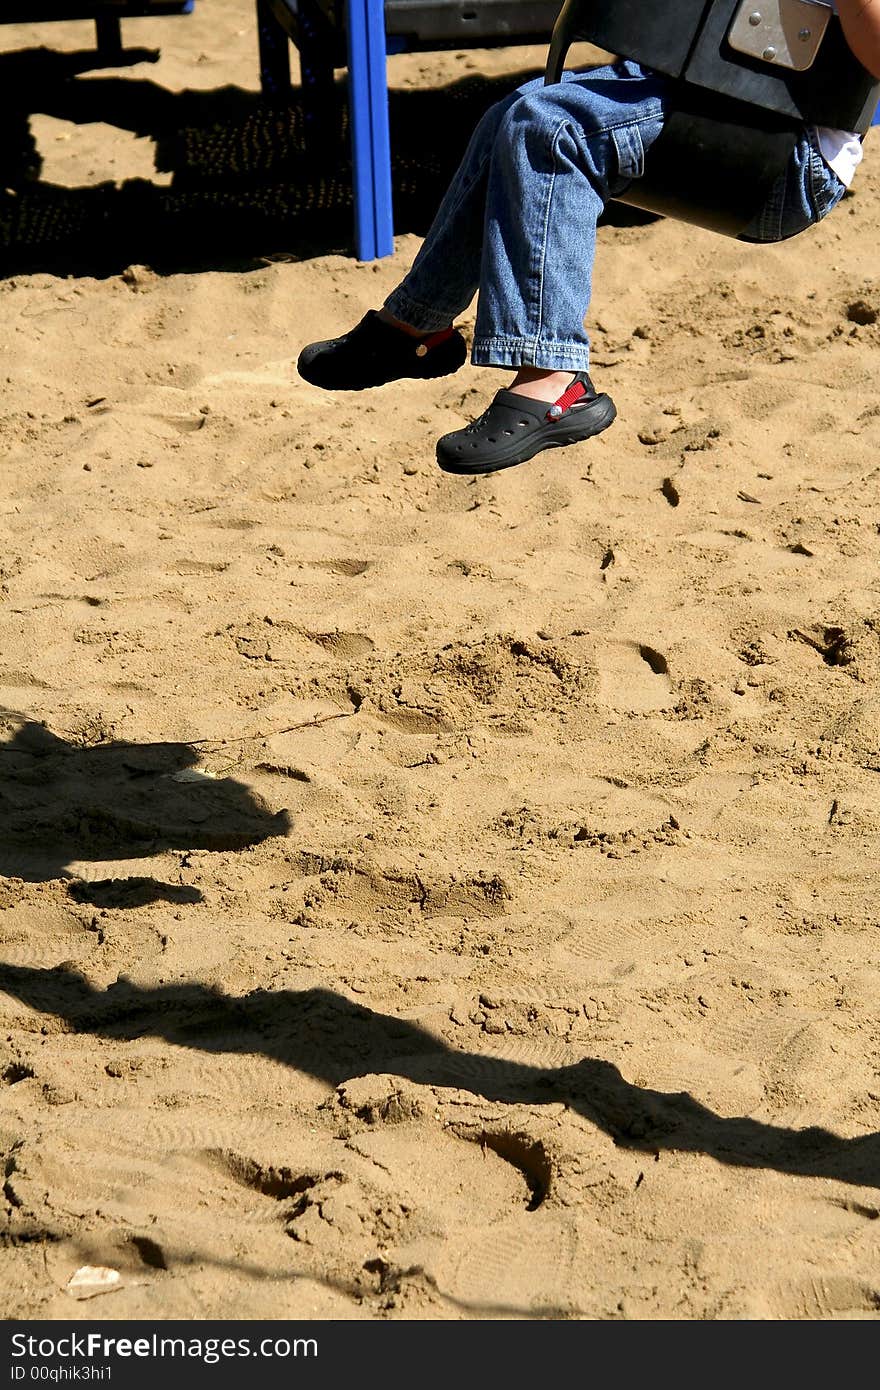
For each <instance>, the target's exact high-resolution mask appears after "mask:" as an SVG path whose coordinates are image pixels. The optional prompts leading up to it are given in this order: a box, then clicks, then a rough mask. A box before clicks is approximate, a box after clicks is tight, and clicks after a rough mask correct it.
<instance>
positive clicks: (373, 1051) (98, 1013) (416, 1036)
mask: <svg viewBox="0 0 880 1390" xmlns="http://www.w3.org/2000/svg"><path fill="white" fill-rule="evenodd" d="M0 990H3V991H5V992H6V993H8V994H10V995H13V996H15V997H16V998H18V999H20V1000H21V1001H22V1002H24V1003H26V1004H27V1005H28V1006H29V1007H30V1008H33V1009H39V1010H40V1011H42V1012H44V1013H46V1014H51V1015H54V1016H56V1017H59V1018H62V1019H63V1020H64V1021H65V1023H66V1024H67V1025H68V1026H69V1027H70V1028H71V1029H73V1030H74V1031H76V1032H79V1033H89V1034H92V1035H94V1036H97V1037H106V1038H114V1039H133V1038H140V1037H144V1036H152V1037H160V1038H164V1039H166V1040H167V1041H169V1042H171V1043H174V1044H175V1045H177V1046H182V1047H191V1048H198V1049H199V1050H200V1051H202V1052H208V1053H250V1054H253V1055H255V1056H259V1055H262V1056H264V1057H269V1058H272V1059H273V1060H275V1061H278V1062H282V1063H284V1064H285V1065H286V1066H289V1067H294V1068H296V1069H297V1070H298V1071H302V1072H306V1073H308V1074H309V1075H311V1076H314V1077H317V1078H319V1079H320V1080H322V1081H325V1082H327V1083H329V1084H330V1085H333V1086H336V1085H339V1084H341V1083H342V1082H344V1081H346V1080H349V1079H351V1078H353V1077H356V1076H363V1075H365V1074H367V1073H371V1072H372V1073H391V1074H393V1075H396V1076H399V1077H401V1078H406V1079H408V1080H411V1081H414V1082H417V1083H422V1084H426V1085H434V1086H450V1087H456V1088H458V1089H462V1090H467V1091H470V1092H471V1093H473V1094H474V1095H478V1096H482V1097H484V1098H485V1099H487V1100H493V1101H502V1102H507V1103H520V1104H522V1103H525V1104H531V1105H535V1104H542V1103H546V1102H549V1101H555V1102H559V1101H564V1102H565V1103H566V1104H567V1105H568V1106H569V1107H570V1108H571V1109H572V1110H575V1111H576V1112H577V1113H578V1114H580V1115H583V1116H584V1117H585V1118H586V1119H587V1120H589V1121H590V1123H592V1124H594V1125H597V1126H598V1127H599V1128H601V1129H603V1130H604V1131H605V1132H606V1133H608V1134H609V1135H610V1136H611V1137H612V1138H613V1139H614V1141H615V1142H616V1143H617V1144H619V1145H621V1146H622V1147H624V1148H628V1149H635V1150H638V1151H642V1152H645V1153H651V1154H654V1155H659V1154H661V1153H662V1152H663V1151H664V1150H670V1151H672V1150H674V1151H677V1152H688V1153H702V1154H707V1155H709V1156H710V1157H712V1158H714V1159H716V1160H717V1161H718V1162H719V1163H725V1164H729V1165H733V1166H737V1167H745V1168H768V1169H774V1170H776V1171H777V1172H780V1173H790V1174H794V1175H797V1176H800V1177H825V1178H833V1179H836V1180H837V1181H839V1182H845V1183H852V1184H855V1185H856V1186H860V1187H880V1134H869V1135H864V1136H861V1137H859V1138H856V1139H842V1138H840V1137H839V1136H837V1135H835V1134H832V1133H831V1132H830V1131H828V1130H824V1129H818V1128H809V1129H801V1130H794V1129H785V1128H783V1127H780V1126H776V1125H771V1124H765V1123H763V1122H762V1121H759V1120H752V1119H749V1118H746V1117H732V1118H728V1117H725V1116H722V1115H718V1114H715V1113H714V1112H713V1111H712V1110H709V1109H708V1108H707V1107H706V1106H704V1105H701V1104H700V1103H699V1102H698V1101H696V1100H695V1099H694V1098H693V1097H692V1096H691V1095H689V1094H688V1093H687V1092H679V1093H668V1092H663V1091H653V1090H650V1089H648V1088H646V1087H642V1086H634V1085H631V1084H630V1083H629V1082H628V1081H626V1080H625V1079H624V1077H623V1076H622V1075H621V1073H620V1072H619V1071H618V1069H617V1067H615V1066H613V1065H612V1064H611V1063H610V1062H606V1061H603V1060H601V1059H600V1058H593V1057H585V1058H583V1059H582V1060H581V1061H580V1062H578V1063H576V1064H575V1065H573V1066H568V1067H558V1068H546V1069H545V1068H540V1067H533V1066H526V1065H523V1064H521V1063H517V1062H513V1061H506V1060H503V1059H498V1058H491V1057H481V1056H479V1055H478V1054H475V1053H464V1052H457V1051H454V1050H453V1049H451V1048H448V1047H446V1046H445V1045H444V1044H443V1043H441V1042H438V1040H437V1039H436V1038H435V1037H432V1036H431V1035H430V1034H429V1033H427V1032H425V1031H424V1030H423V1029H422V1028H420V1027H419V1026H418V1025H417V1024H414V1023H411V1022H409V1021H407V1020H404V1019H398V1018H394V1017H391V1016H389V1015H387V1014H381V1013H378V1012H376V1011H375V1010H373V1009H369V1008H366V1007H364V1006H362V1005H359V1004H354V1003H352V1002H350V1001H349V1000H347V999H345V998H344V997H343V996H341V995H339V994H336V993H333V992H332V991H330V990H325V989H309V990H303V991H300V992H296V991H291V990H282V991H272V992H270V991H264V990H254V991H253V992H252V993H250V994H246V995H243V996H242V997H240V998H235V997H231V996H228V995H222V994H219V993H217V992H216V991H214V990H213V989H211V988H209V987H207V986H205V985H201V984H180V985H163V986H162V987H160V988H156V989H142V988H139V987H137V986H136V985H133V984H131V983H130V982H128V981H124V980H120V981H119V982H118V983H116V984H114V985H111V986H110V987H109V988H108V989H106V990H99V989H95V988H93V987H92V985H90V984H89V983H88V981H86V980H85V979H84V978H83V977H82V976H81V975H80V974H78V973H77V972H76V971H74V970H71V969H68V968H58V969H55V970H45V969H34V968H31V967H27V966H11V965H0Z"/></svg>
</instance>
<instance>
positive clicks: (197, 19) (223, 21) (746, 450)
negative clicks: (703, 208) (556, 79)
mask: <svg viewBox="0 0 880 1390" xmlns="http://www.w3.org/2000/svg"><path fill="white" fill-rule="evenodd" d="M196 9H197V13H196V15H195V16H194V17H193V18H192V19H190V20H177V19H175V20H166V21H162V22H153V23H148V22H144V23H143V24H142V25H141V24H140V23H139V25H138V26H137V27H136V26H132V28H131V30H130V32H134V31H135V28H136V32H137V34H138V36H140V34H141V33H142V34H143V35H144V40H143V41H144V42H147V43H156V44H158V45H161V46H162V48H163V55H162V59H161V61H160V62H159V64H158V65H156V66H155V67H154V68H151V69H150V74H149V75H150V80H151V81H153V82H155V83H158V84H163V85H164V86H165V87H167V89H168V90H169V91H171V92H174V91H179V90H181V89H183V88H199V89H204V90H207V89H216V88H219V87H222V86H224V85H231V86H239V87H241V88H244V89H246V90H248V91H251V92H253V91H255V90H256V85H257V84H256V55H255V41H254V35H253V28H252V23H251V9H250V5H249V4H248V3H247V0H211V4H210V5H208V4H202V3H199V4H198V5H197V7H196ZM0 40H2V41H3V43H4V45H5V46H8V47H10V48H15V47H18V46H22V45H38V44H46V43H48V42H49V41H50V34H49V30H48V28H38V27H33V28H30V29H25V28H20V29H11V28H7V29H4V30H2V31H0ZM51 41H52V42H57V44H58V45H59V47H68V48H75V47H78V46H81V44H82V42H83V30H82V29H81V28H79V27H77V26H73V25H67V26H63V25H62V26H56V27H55V28H54V29H53V30H52V33H51ZM541 58H542V52H541V50H529V51H528V52H525V53H524V51H523V50H520V49H516V50H508V51H507V52H497V51H496V52H494V53H492V54H480V53H468V54H466V55H456V54H445V55H419V56H418V57H412V56H411V57H408V58H403V59H395V60H394V61H393V63H392V70H391V71H392V81H394V82H398V83H402V84H403V85H406V84H410V85H418V84H419V83H431V82H434V81H437V80H439V79H444V80H445V79H448V78H450V77H451V76H454V75H456V74H460V73H461V72H462V71H486V72H491V73H496V74H497V73H501V72H504V71H505V70H506V69H505V64H506V65H507V68H508V69H509V70H510V71H514V70H518V69H519V68H521V67H522V66H523V65H524V64H525V63H527V62H540V60H541ZM135 71H138V70H135ZM32 131H33V135H34V138H35V141H36V144H37V146H38V147H39V149H40V152H41V154H42V156H43V159H44V169H43V178H44V180H48V181H50V182H54V183H55V184H58V185H61V184H67V185H69V186H70V187H72V188H73V187H77V186H81V185H86V184H89V183H95V182H98V181H100V180H107V179H110V180H113V179H124V178H128V177H139V178H150V177H154V178H156V179H157V180H159V179H160V176H159V175H155V174H151V168H152V146H151V142H150V141H149V140H147V139H144V138H143V137H138V136H137V135H136V134H132V133H131V132H130V131H128V130H125V131H120V130H119V129H118V128H117V127H116V126H115V125H114V123H113V119H112V112H111V113H109V114H108V117H107V122H106V123H103V122H97V121H92V122H88V123H85V124H73V123H70V122H65V121H62V120H60V119H59V118H58V117H57V116H49V115H41V114H36V115H35V116H34V119H33V122H32ZM878 144H880V139H878V137H876V136H874V137H873V138H872V140H870V141H869V144H868V154H867V158H866V161H865V164H864V166H863V168H862V170H861V171H860V173H859V176H858V179H857V182H856V184H855V186H854V191H853V195H852V196H850V197H848V198H847V200H846V201H845V203H844V204H843V205H842V207H841V208H840V209H839V210H838V211H837V212H836V213H835V214H834V215H833V216H832V217H831V218H830V219H829V220H828V221H827V222H826V223H825V224H824V225H823V226H821V227H820V228H818V229H817V230H815V231H814V232H812V233H810V234H808V235H806V236H804V237H802V238H800V239H797V240H795V241H794V242H792V243H789V244H786V245H784V246H779V247H777V248H773V249H765V248H750V247H746V246H743V245H737V244H736V243H734V242H731V241H728V240H725V239H721V238H717V237H713V236H712V235H711V234H709V233H705V232H701V231H697V230H694V229H690V228H686V227H683V226H681V225H675V224H672V223H669V222H662V221H658V222H656V223H652V224H650V225H646V226H630V227H626V226H606V227H605V228H603V229H602V232H601V238H600V250H599V256H598V264H597V273H596V295H595V300H594V305H593V310H592V315H591V329H592V333H593V339H594V354H595V355H594V371H595V377H596V380H597V383H598V384H599V385H600V386H601V388H603V389H605V390H608V391H609V392H610V393H611V394H612V395H613V396H614V398H615V400H616V403H617V406H618V409H619V419H618V422H617V423H616V424H615V426H614V427H613V429H611V430H609V431H608V432H607V434H605V435H603V436H602V437H601V438H599V439H597V440H595V441H594V442H592V443H591V444H589V445H585V446H580V447H578V448H575V449H570V450H565V451H559V452H556V453H554V454H550V455H544V456H542V457H539V458H538V459H536V460H535V461H534V462H532V463H531V464H529V465H527V466H525V467H523V468H520V469H514V470H511V471H510V472H508V473H505V474H500V475H497V476H496V477H489V478H485V479H482V480H479V481H473V480H455V479H452V478H449V477H445V476H444V475H442V474H440V473H439V472H438V471H437V469H436V467H435V465H434V462H433V444H434V440H435V438H436V436H437V435H438V434H440V433H442V432H444V431H445V430H447V429H449V428H452V427H455V426H456V425H457V424H459V423H460V422H462V421H463V420H464V419H466V418H467V417H468V416H469V415H470V414H473V413H475V412H476V410H477V408H478V407H480V408H481V406H480V403H481V402H482V401H483V400H484V398H485V397H486V396H487V395H488V394H489V393H490V392H491V391H493V390H494V389H496V388H497V386H498V385H499V384H501V378H500V377H499V376H498V374H497V373H493V372H491V371H489V370H483V369H481V370H476V369H473V368H470V367H468V368H466V369H465V370H464V371H463V372H462V373H461V374H460V375H459V376H457V377H454V378H450V379H447V380H445V381H442V382H438V383H436V384H432V385H430V386H428V387H421V386H418V385H416V384H415V383H403V384H400V385H396V386H391V387H386V388H383V389H382V390H380V391H378V392H375V393H371V394H370V395H368V396H365V397H361V398H353V399H348V398H346V399H339V400H337V399H333V400H332V401H331V400H328V398H326V397H324V396H322V395H321V394H320V393H319V392H317V391H316V390H315V389H313V388H311V387H309V386H308V385H306V384H305V383H303V382H301V381H299V380H297V378H296V376H295V374H294V371H293V368H292V359H295V355H296V353H297V351H298V349H299V348H300V346H302V345H303V344H304V343H305V342H308V341H310V340H311V339H313V338H315V337H321V336H327V335H328V334H330V333H331V332H333V331H334V330H336V329H341V328H345V327H348V326H350V325H351V324H352V323H353V322H354V320H355V319H356V318H357V317H358V316H360V314H361V313H362V312H363V311H364V310H366V309H367V308H368V307H370V306H371V305H374V304H375V303H377V301H378V300H379V299H380V297H381V296H383V295H384V294H385V293H387V291H388V290H389V289H390V288H391V287H392V285H393V284H394V283H395V282H396V279H397V278H398V277H399V275H400V274H401V272H402V271H403V269H404V268H405V267H406V265H407V264H408V263H409V261H410V259H411V258H412V256H413V255H414V253H415V251H416V250H417V248H418V245H419V242H418V238H417V237H416V236H415V235H403V236H401V237H400V238H399V240H398V243H397V250H396V254H395V256H394V258H393V259H392V260H388V261H383V262H382V263H380V264H376V265H359V264H358V263H357V262H356V261H355V260H354V259H352V258H351V257H350V256H348V255H345V254H333V255H327V256H315V257H312V258H309V259H306V260H300V259H297V258H286V257H284V256H272V257H267V258H266V259H265V260H264V261H262V262H261V261H259V259H257V260H256V261H255V263H254V265H252V266H250V267H248V268H246V269H240V268H239V269H235V268H233V269H229V268H226V267H224V265H223V263H222V259H218V264H217V266H216V268H214V269H208V270H200V271H199V272H198V273H191V274H188V273H173V274H157V273H156V272H155V270H154V269H150V268H148V267H142V266H135V267H133V268H131V269H129V270H127V271H126V272H125V273H123V274H121V275H119V274H110V275H105V276H103V277H100V278H92V277H89V276H84V275H79V276H73V275H68V276H65V275H63V274H50V273H47V272H46V271H36V272H34V273H28V274H21V275H15V276H13V277H11V278H10V277H9V276H7V277H6V278H5V279H3V280H2V281H0V303H2V311H3V312H2V347H0V353H2V355H0V410H2V421H3V433H2V453H3V503H2V521H0V527H2V530H0V580H2V589H0V593H2V604H0V634H2V636H0V687H2V688H0V702H2V705H3V706H4V707H5V710H6V714H5V717H4V721H3V730H4V733H3V737H4V740H5V741H4V744H3V746H2V747H0V778H2V781H0V869H2V872H3V875H4V876H3V878H2V879H0V909H2V910H0V942H2V947H0V954H2V961H3V967H2V975H0V988H2V989H3V991H4V993H3V994H2V995H0V1008H2V1021H0V1101H2V1108H0V1148H2V1153H3V1159H4V1164H5V1174H6V1176H5V1182H4V1187H3V1201H2V1203H0V1290H2V1292H0V1308H2V1313H3V1315H4V1316H5V1317H7V1318H37V1319H60V1318H70V1317H83V1318H89V1319H91V1318H94V1317H95V1316H96V1315H99V1316H100V1317H101V1318H105V1319H114V1318H148V1319H164V1318H184V1319H204V1318H225V1317H240V1318H258V1317H268V1318H277V1319H281V1318H315V1319H328V1318H354V1319H356V1318H362V1319H376V1318H398V1319H427V1318H430V1319H462V1318H466V1319H469V1318H513V1319H531V1318H573V1319H616V1318H633V1319H658V1318H662V1319H744V1318H750V1319H754V1318H758V1319H834V1318H845V1319H859V1318H876V1317H877V1316H878V1309H880V1276H878V1270H880V1221H878V1220H877V1219H876V1218H877V1217H878V1215H880V1199H878V1182H880V1177H878V1174H880V1134H878V1129H880V1079H878V1075H877V1064H878V1048H880V1041H878V1028H877V1016H878V1005H880V997H878V996H880V972H878V964H877V953H876V933H877V930H878V922H877V893H876V860H877V850H878V840H880V809H878V795H877V789H878V785H880V783H878V778H880V699H878V694H877V680H878V676H880V609H878V584H877V569H876V555H877V540H878V532H880V500H878V488H877V479H878V446H880V397H878V391H877V375H876V373H877V351H878V345H880V325H878V323H877V322H876V319H877V311H878V310H880V276H878V264H877V259H876V248H877V232H876V226H877V214H878V206H880V163H878V160H877V150H876V149H875V148H874V146H875V145H878ZM257 249H258V250H259V248H257ZM465 324H466V326H468V325H472V316H471V318H470V319H467V318H466V320H465ZM84 1264H93V1265H106V1266H109V1267H112V1268H114V1269H116V1270H118V1271H119V1272H120V1275H121V1278H120V1280H119V1282H118V1284H117V1286H116V1288H115V1291H113V1292H112V1293H110V1294H107V1295H105V1296H102V1297H100V1298H97V1299H95V1300H87V1301H77V1300H76V1299H75V1298H74V1297H73V1296H72V1294H71V1293H70V1292H68V1290H67V1288H66V1285H67V1281H68V1279H69V1278H70V1276H71V1274H72V1273H73V1271H74V1270H75V1269H77V1268H78V1267H79V1266H81V1265H84Z"/></svg>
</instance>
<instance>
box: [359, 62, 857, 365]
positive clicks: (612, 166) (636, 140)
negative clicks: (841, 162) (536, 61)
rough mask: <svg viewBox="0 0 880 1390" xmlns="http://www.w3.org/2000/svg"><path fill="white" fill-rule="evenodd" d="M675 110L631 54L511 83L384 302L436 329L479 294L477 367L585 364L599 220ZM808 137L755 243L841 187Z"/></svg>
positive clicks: (792, 224) (814, 215) (787, 229)
mask: <svg viewBox="0 0 880 1390" xmlns="http://www.w3.org/2000/svg"><path fill="white" fill-rule="evenodd" d="M668 110H669V85H668V83H667V81H666V80H665V79H664V78H663V77H661V76H659V75H658V74H655V73H652V72H651V71H650V70H647V69H645V68H642V67H641V66H640V65H639V64H638V63H632V62H629V61H625V62H619V63H615V64H614V65H613V66H609V67H603V68H591V69H589V70H587V71H585V72H579V73H576V72H566V73H563V77H562V81H561V82H559V83H556V84H555V85H553V86H550V87H545V86H544V84H543V81H542V80H541V79H538V80H537V81H535V82H529V83H527V84H526V85H525V86H523V87H521V88H520V89H519V90H518V91H515V92H512V93H511V95H510V96H509V97H506V98H504V100H502V101H500V102H498V103H497V104H496V105H494V106H492V107H491V108H490V109H489V110H488V111H487V112H486V114H485V115H484V116H483V118H482V119H481V121H480V122H479V124H478V125H477V128H476V130H475V132H474V134H473V137H472V138H471V142H470V144H469V146H468V149H467V151H466V153H465V156H464V159H463V160H462V162H461V164H460V166H459V168H458V171H457V173H456V174H455V176H454V177H453V179H452V182H451V183H450V185H449V188H448V189H447V191H446V194H445V196H444V198H443V201H442V203H441V204H440V207H439V209H438V212H437V215H436V217H435V218H434V221H433V223H432V225H431V227H430V230H429V231H428V234H427V236H426V238H425V241H424V243H423V245H422V248H421V250H420V251H419V254H418V256H417V257H416V259H415V261H414V262H413V266H412V269H411V270H410V272H409V274H408V275H407V276H406V277H405V278H404V279H403V281H402V282H401V283H400V285H398V287H397V289H395V290H394V291H393V292H392V293H391V294H390V295H389V297H388V299H387V300H386V301H385V307H386V308H387V309H388V310H389V312H390V313H392V314H394V315H395V317H396V318H399V319H401V320H402V321H403V322H404V323H407V324H409V325H410V326H411V327H413V328H417V329H420V330H421V331H422V332H424V333H434V332H437V331H438V330H440V329H442V328H445V327H447V325H448V324H450V323H452V322H453V320H454V319H455V318H457V316H458V315H459V314H461V313H462V312H463V311H464V310H465V309H466V308H467V306H468V305H469V304H470V302H471V300H472V299H473V297H474V294H475V293H476V292H477V290H479V301H478V305H477V322H476V329H475V334H474V341H473V346H472V350H471V359H472V361H473V362H474V363H475V364H476V365H477V366H487V367H493V366H497V367H522V366H536V367H543V368H548V369H555V370H561V371H566V370H567V371H586V369H587V367H588V364H589V338H588V337H587V333H586V330H585V328H584V319H585V317H586V313H587V309H588V307H589V303H590V295H591V288H592V285H591V281H592V270H593V258H594V255H595V249H596V224H597V222H598V220H599V217H600V215H601V213H602V211H603V210H604V207H605V204H606V203H607V202H608V201H609V200H610V199H612V198H613V197H614V196H615V195H616V194H618V193H621V192H622V191H623V189H624V188H625V187H626V185H627V184H628V183H629V182H630V181H631V180H632V179H637V178H638V177H639V176H640V175H641V174H642V173H643V172H644V165H645V154H646V152H647V151H648V150H649V149H650V147H651V145H652V144H653V142H654V141H655V140H656V139H657V137H658V135H659V134H660V133H661V131H662V129H663V124H664V120H665V117H666V113H667V111H668ZM812 139H813V137H812V136H811V135H810V134H809V132H805V133H804V136H803V138H802V139H801V141H800V142H799V144H798V149H797V151H796V153H795V156H794V158H793V161H792V165H793V166H796V167H792V166H790V167H789V169H788V170H787V171H786V178H785V179H784V180H782V182H783V183H784V185H785V186H784V187H783V188H782V189H781V191H780V189H779V187H778V186H777V187H776V188H774V189H773V191H772V194H771V197H770V199H768V202H767V205H766V207H765V208H764V209H762V212H761V214H760V216H759V217H758V218H756V219H755V222H754V223H753V224H752V226H750V227H749V228H748V229H747V231H748V232H749V233H750V234H753V235H754V234H755V233H757V236H756V239H758V240H778V239H779V237H780V236H793V235H794V233H795V232H796V231H801V230H802V229H803V228H804V227H806V226H809V225H810V223H812V222H814V221H818V219H819V217H821V216H824V215H825V212H827V211H829V210H830V208H831V206H833V204H834V202H835V201H838V200H839V198H840V197H842V196H843V186H842V184H840V182H839V180H838V179H837V178H836V175H834V174H832V173H831V171H830V169H828V168H827V166H825V165H824V162H822V161H821V156H818V151H817V149H814V143H811V141H812ZM814 156H818V158H819V161H820V163H822V168H823V169H824V170H825V176H826V178H825V184H827V185H828V187H827V188H826V187H825V185H823V186H822V187H820V184H822V177H821V174H820V171H819V169H818V166H817V165H816V164H815V157H814ZM829 180H833V181H834V183H836V184H837V185H839V188H831V185H830V183H829Z"/></svg>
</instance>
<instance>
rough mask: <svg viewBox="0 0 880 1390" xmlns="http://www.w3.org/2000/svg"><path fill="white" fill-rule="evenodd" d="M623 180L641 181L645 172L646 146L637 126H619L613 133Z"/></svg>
mask: <svg viewBox="0 0 880 1390" xmlns="http://www.w3.org/2000/svg"><path fill="white" fill-rule="evenodd" d="M611 138H612V139H613V141H614V148H615V151H616V153H617V172H618V173H619V175H620V177H621V178H622V179H627V180H629V179H640V178H641V177H642V174H643V173H644V172H645V145H644V141H643V140H642V132H641V130H640V129H639V127H638V126H637V125H622V126H617V127H616V128H615V129H614V130H612V132H611Z"/></svg>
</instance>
